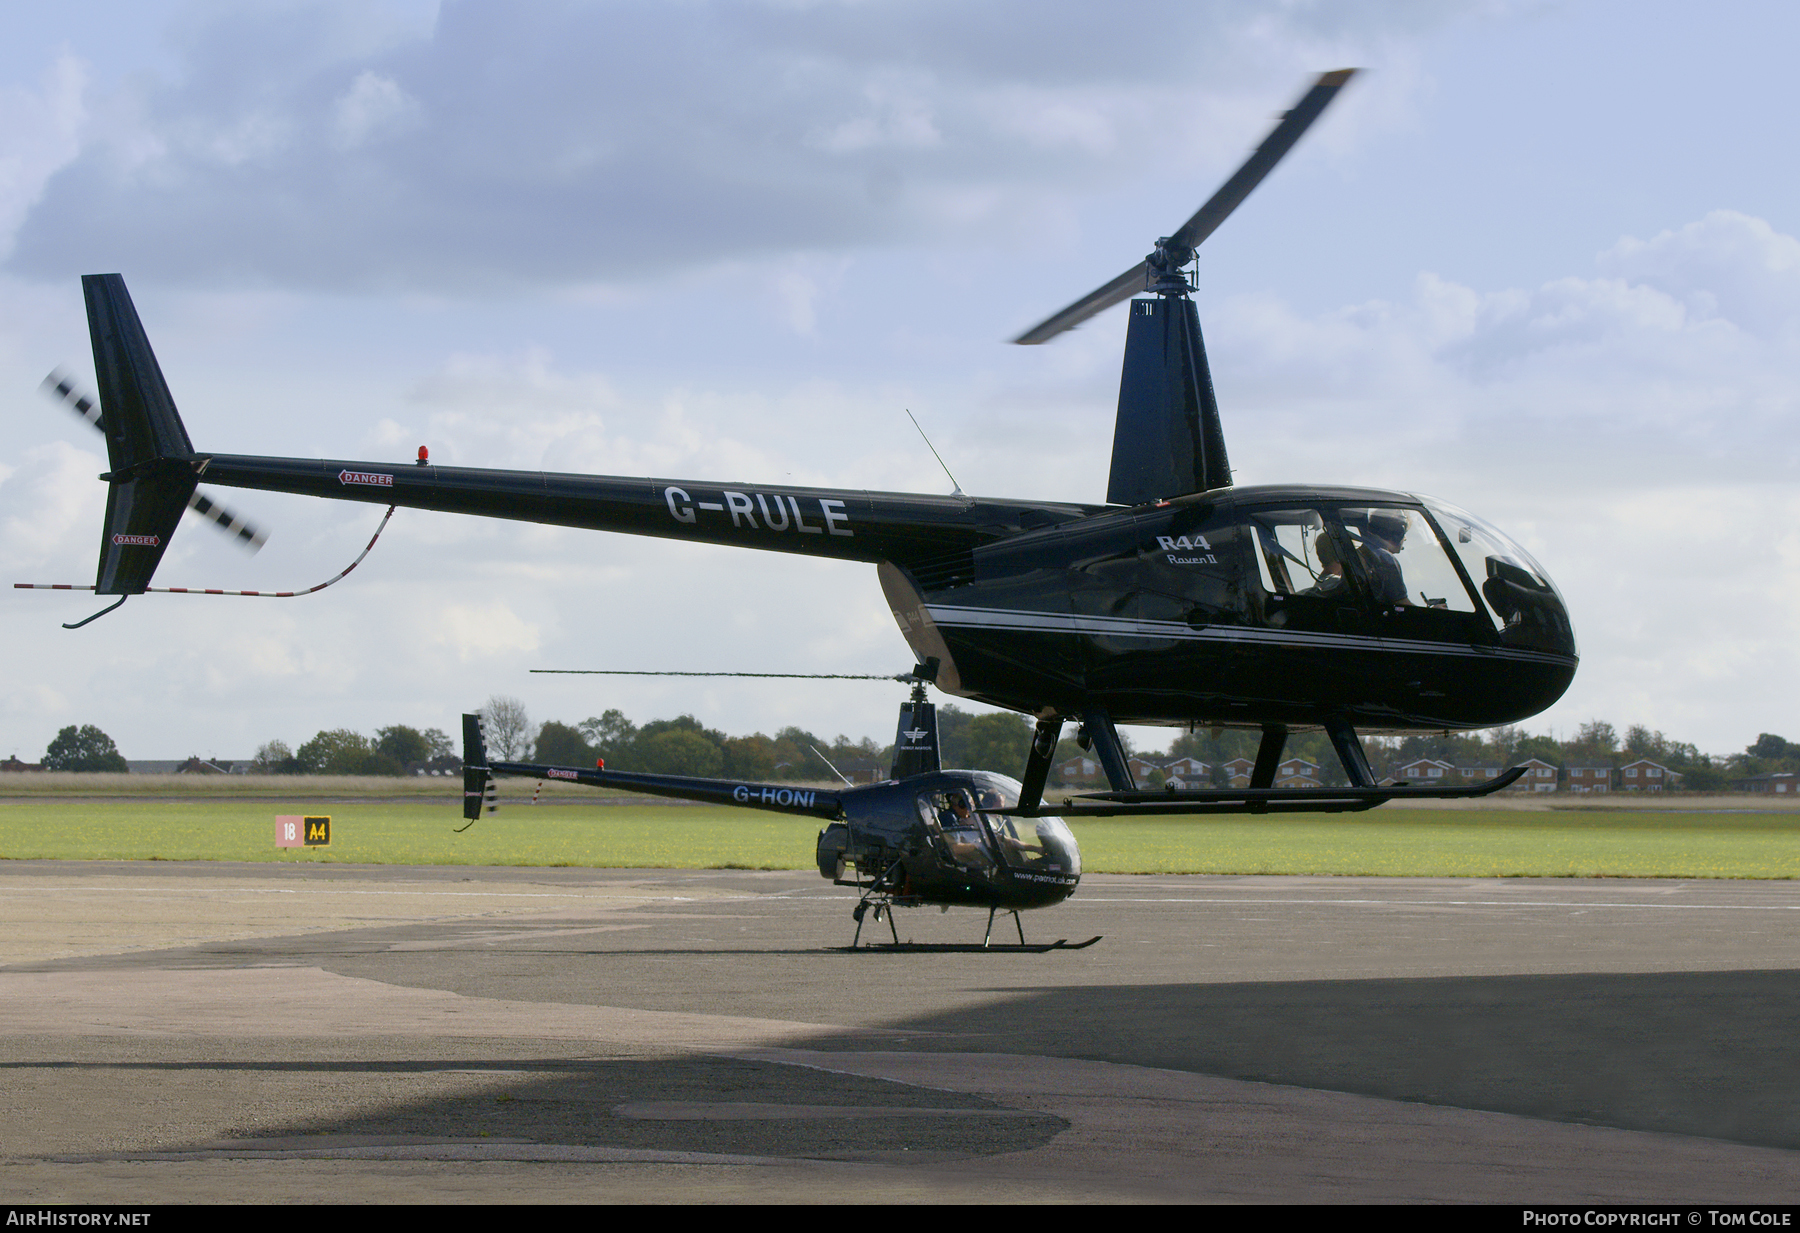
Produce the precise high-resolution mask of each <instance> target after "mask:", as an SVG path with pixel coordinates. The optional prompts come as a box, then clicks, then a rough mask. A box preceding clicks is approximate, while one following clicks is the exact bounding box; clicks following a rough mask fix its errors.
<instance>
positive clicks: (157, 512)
mask: <svg viewBox="0 0 1800 1233" xmlns="http://www.w3.org/2000/svg"><path fill="white" fill-rule="evenodd" d="M81 290H82V293H83V294H84V295H85V296H86V297H87V311H88V333H89V335H90V336H91V337H92V339H93V343H94V375H95V377H96V378H97V379H98V381H99V383H100V406H101V409H102V411H103V412H104V417H103V420H104V423H105V426H106V427H105V431H106V454H107V460H108V462H109V463H110V464H111V470H110V471H109V472H108V473H107V474H106V475H105V476H104V477H103V478H105V479H106V480H107V481H108V483H109V485H110V488H109V490H108V492H107V497H106V527H105V531H104V533H103V534H102V536H101V540H100V569H99V573H98V574H97V575H96V577H95V579H94V591H95V593H96V594H100V595H138V594H142V593H143V591H144V589H145V588H146V587H148V586H149V585H150V579H151V576H152V575H154V574H155V573H156V567H157V565H158V564H160V563H161V561H162V555H163V552H164V551H165V550H166V549H167V548H168V546H169V537H170V536H171V535H173V534H174V532H175V524H176V523H178V522H180V521H181V513H182V511H183V510H185V509H186V508H187V505H188V498H189V497H190V496H192V495H193V492H194V484H195V482H196V480H197V479H198V474H197V472H196V470H195V459H194V446H193V443H192V442H191V441H189V440H188V435H187V429H185V428H183V427H182V425H181V416H180V415H178V414H177V413H176V411H175V400H174V399H173V398H171V397H170V396H169V387H168V384H167V383H166V382H165V381H164V380H163V375H162V368H161V367H160V366H159V365H158V364H157V362H156V354H155V353H154V352H153V351H151V350H150V340H149V338H147V337H146V336H145V334H144V327H143V324H142V323H141V322H140V321H139V320H138V315H137V309H136V308H134V307H133V306H132V303H131V295H130V293H129V292H127V291H126V290H125V280H124V279H123V278H121V277H120V276H119V275H117V274H87V275H83V276H82V279H81Z"/></svg>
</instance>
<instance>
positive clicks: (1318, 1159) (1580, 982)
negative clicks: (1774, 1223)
mask: <svg viewBox="0 0 1800 1233" xmlns="http://www.w3.org/2000/svg"><path fill="white" fill-rule="evenodd" d="M852 903H853V899H852V898H851V897H850V892H848V891H846V890H842V889H837V888H833V887H831V886H830V885H829V884H828V883H826V882H824V881H823V880H822V879H819V878H818V877H816V876H813V875H808V874H796V873H755V872H739V871H709V872H694V871H654V870H651V871H642V870H640V871H621V870H587V869H472V868H442V869H418V868H395V867H354V866H331V865H311V866H307V865H294V866H270V865H223V864H176V863H161V862H157V863H138V864H126V863H121V864H106V863H92V862H80V863H75V862H70V863H62V862H0V1075H3V1078H0V1194H5V1195H6V1196H7V1198H8V1199H9V1201H12V1202H25V1203H38V1202H54V1201H86V1202H122V1203H130V1202H146V1203H148V1202H180V1201H189V1200H206V1201H236V1200H242V1201H251V1202H259V1203H268V1202H308V1201H389V1200H391V1201H569V1202H597V1201H665V1202H715V1201H716V1202H739V1201H747V1200H764V1201H784V1202H846V1201H869V1202H894V1201H915V1202H916V1201H921V1200H925V1201H984V1200H986V1201H1020V1200H1043V1201H1082V1200H1086V1201H1106V1202H1113V1201H1132V1200H1144V1201H1170V1200H1175V1201H1244V1200H1252V1201H1254V1200H1270V1201H1295V1200H1301V1201H1323V1202H1345V1201H1484V1200H1485V1201H1498V1202H1509V1203H1517V1202H1522V1201H1526V1202H1565V1203H1566V1202H1604V1201H1613V1202H1648V1201H1665V1200H1666V1201H1674V1202H1684V1203H1686V1202H1695V1203H1697V1202H1715V1203H1717V1202H1786V1201H1790V1200H1791V1199H1792V1198H1793V1196H1794V1195H1795V1194H1796V1193H1800V1185H1797V1183H1800V1100H1797V1099H1796V1097H1797V1096H1800V1065H1797V1064H1796V1062H1795V1061H1794V1058H1793V1054H1792V1040H1793V1035H1794V1028H1795V1026H1796V1008H1797V1007H1800V997H1797V995H1800V945H1797V943H1800V884H1796V883H1791V882H1725V881H1717V882H1664V881H1636V880H1606V881H1574V880H1563V879H1556V880H1525V879H1507V880H1502V881H1460V880H1429V879H1367V878H1217V877H1114V876H1093V877H1089V878H1087V879H1086V880H1084V882H1083V884H1082V887H1081V890H1080V893H1079V894H1078V895H1077V896H1076V898H1075V899H1073V900H1071V901H1070V902H1069V903H1067V904H1064V905H1062V906H1060V907H1058V908H1054V909H1049V910H1046V911H1043V912H1038V913H1028V914H1026V916H1025V930H1026V936H1027V938H1028V939H1029V940H1033V941H1052V940H1055V939H1056V938H1059V937H1066V938H1069V939H1071V940H1081V939H1086V938H1088V937H1090V936H1093V935H1096V934H1100V935H1104V938H1103V940H1102V941H1101V942H1100V943H1098V944H1097V945H1095V946H1094V947H1092V948H1091V949H1087V950H1081V951H1062V952H1052V953H1048V954H1041V955H1026V954H968V953H955V954H888V953H869V952H862V953H846V952H845V951H843V950H842V949H839V948H841V947H843V946H844V945H845V944H846V943H847V942H848V941H849V940H850V937H851V933H852V931H853V928H854V926H853V924H852V922H851V920H850V913H849V909H850V906H851V904H852ZM984 924H985V914H983V913H977V912H973V911H968V910H953V911H951V912H949V913H947V914H940V913H939V912H937V911H936V910H934V909H921V910H914V911H903V912H901V913H900V916H899V927H900V931H901V936H902V937H912V938H915V939H917V940H919V941H935V942H952V941H955V942H964V941H978V940H979V939H980V936H981V932H982V929H983V926H984ZM1008 928H1009V930H1010V926H1009V927H1008ZM883 932H884V933H885V929H884V930H883ZM996 933H997V935H998V934H999V930H997V931H996Z"/></svg>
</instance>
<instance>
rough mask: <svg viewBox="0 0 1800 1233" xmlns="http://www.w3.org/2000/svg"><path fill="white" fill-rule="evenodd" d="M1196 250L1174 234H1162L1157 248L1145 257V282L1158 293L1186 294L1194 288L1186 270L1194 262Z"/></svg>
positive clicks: (1170, 294) (1148, 287)
mask: <svg viewBox="0 0 1800 1233" xmlns="http://www.w3.org/2000/svg"><path fill="white" fill-rule="evenodd" d="M1193 260H1194V250H1193V248H1192V247H1190V246H1189V245H1186V244H1183V243H1181V242H1180V241H1178V240H1176V239H1175V238H1173V237H1172V236H1162V237H1161V238H1159V239H1158V240H1157V241H1156V249H1155V251H1154V252H1152V253H1151V254H1150V255H1149V256H1148V257H1145V258H1144V266H1145V270H1144V274H1145V284H1146V287H1147V289H1148V290H1150V291H1154V292H1155V293H1156V294H1157V295H1168V296H1179V295H1186V294H1187V293H1188V292H1190V291H1192V290H1193V289H1194V287H1193V284H1192V283H1190V282H1188V278H1187V274H1186V273H1185V272H1184V271H1185V270H1186V269H1187V267H1188V266H1189V265H1190V264H1192V263H1193Z"/></svg>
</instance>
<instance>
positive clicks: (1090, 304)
mask: <svg viewBox="0 0 1800 1233" xmlns="http://www.w3.org/2000/svg"><path fill="white" fill-rule="evenodd" d="M1149 279H1150V263H1149V262H1148V261H1140V262H1138V263H1137V264H1136V265H1134V266H1132V267H1131V268H1130V269H1129V270H1126V271H1125V272H1124V273H1123V274H1121V275H1119V276H1118V277H1117V278H1115V279H1113V280H1112V281H1111V282H1110V283H1107V284H1106V286H1104V287H1102V288H1100V289H1099V290H1098V291H1093V292H1090V293H1089V294H1087V295H1084V296H1082V297H1081V298H1080V299H1079V300H1076V301H1075V302H1074V303H1073V304H1071V305H1069V306H1068V307H1067V308H1065V309H1063V310H1062V311H1061V312H1059V313H1057V314H1056V315H1055V316H1053V317H1050V318H1048V319H1046V320H1043V321H1040V322H1038V323H1037V324H1036V325H1034V326H1032V327H1031V328H1030V329H1029V330H1026V331H1025V332H1024V333H1023V334H1021V335H1019V336H1018V337H1017V338H1015V339H1013V341H1014V342H1015V343H1018V344H1019V345H1020V346H1022V347H1033V346H1036V345H1037V344H1038V343H1046V342H1049V341H1050V340H1051V339H1052V338H1055V337H1056V336H1057V335H1058V334H1060V333H1062V332H1063V331H1064V330H1070V329H1074V328H1075V327H1076V326H1078V325H1080V324H1081V323H1082V322H1083V321H1086V320H1087V319H1088V318H1089V317H1091V316H1093V315H1094V314H1095V313H1097V312H1104V311H1105V310H1106V309H1108V308H1111V307H1112V306H1113V305H1114V304H1118V303H1121V302H1122V301H1125V300H1129V299H1130V298H1131V297H1132V296H1134V295H1136V294H1137V293H1138V292H1140V291H1142V290H1143V289H1144V287H1145V285H1146V284H1147V283H1148V282H1149Z"/></svg>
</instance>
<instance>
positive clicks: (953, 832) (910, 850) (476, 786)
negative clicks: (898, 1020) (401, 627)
mask: <svg viewBox="0 0 1800 1233" xmlns="http://www.w3.org/2000/svg"><path fill="white" fill-rule="evenodd" d="M898 679H900V680H910V681H912V682H913V693H912V697H911V698H910V699H908V700H907V701H906V702H904V703H902V704H901V707H900V727H899V731H898V733H897V735H896V736H895V738H894V764H893V769H892V772H891V773H890V776H889V778H888V779H887V780H886V781H885V782H882V783H874V784H862V785H856V784H849V783H846V785H845V786H844V787H843V788H841V789H836V788H833V789H820V788H809V787H804V786H796V785H794V784H791V783H786V784H772V783H746V782H742V781H740V780H735V779H705V778H700V777H698V776H692V775H651V774H642V773H638V772H635V771H611V770H607V769H606V767H605V765H604V764H601V765H597V766H592V767H581V766H551V765H548V764H543V763H535V762H499V761H490V760H489V759H488V756H487V744H486V741H485V739H484V738H483V735H482V730H481V717H480V716H479V715H464V716H463V816H464V817H465V818H468V819H470V820H471V821H473V820H474V819H476V818H478V817H480V816H481V814H482V812H483V811H484V810H486V811H488V812H492V811H493V810H495V809H496V808H497V807H498V801H497V793H496V792H495V783H494V780H495V778H496V777H498V776H506V775H514V776H521V777H529V778H533V779H538V780H545V779H556V780H561V781H563V782H571V783H582V784H589V785H591V786H594V787H604V788H623V789H626V790H627V791H631V792H645V793H649V794H651V795H654V796H672V797H677V798H679V799H682V800H690V801H701V802H704V803H707V804H712V805H733V806H736V807H739V808H743V809H764V810H769V811H772V812H775V813H789V814H800V815H802V816H805V817H812V818H819V819H822V820H823V821H824V822H825V827H824V829H822V830H821V831H820V832H819V842H818V850H817V856H818V862H819V873H820V874H821V875H822V876H824V877H827V878H830V879H831V880H832V882H833V883H834V884H835V885H838V886H850V887H854V888H856V889H857V890H858V891H860V892H861V894H860V895H859V896H858V898H857V901H856V907H855V908H854V909H853V910H852V913H851V915H852V916H853V917H854V918H855V920H856V936H855V937H854V938H852V939H851V942H850V949H852V950H855V949H856V948H857V944H858V943H859V942H861V940H862V931H863V924H864V919H865V917H866V916H868V914H869V913H870V911H871V909H872V910H873V912H874V917H875V920H876V921H877V922H879V921H880V920H882V919H883V918H884V917H885V918H886V920H887V922H888V931H889V932H890V933H891V934H892V935H893V941H892V942H886V943H880V944H879V945H880V947H881V949H886V950H932V951H942V950H950V951H964V950H981V951H993V950H1000V951H1029V952H1034V953H1041V952H1044V951H1051V950H1082V949H1085V948H1086V947H1089V946H1092V945H1093V944H1094V943H1095V942H1098V941H1099V940H1100V939H1099V938H1098V937H1094V938H1089V939H1088V940H1087V941H1085V942H1077V943H1073V944H1071V943H1070V942H1069V941H1068V940H1067V939H1059V940H1058V941H1055V942H1050V943H1040V944H1027V943H1026V941H1025V926H1024V924H1023V923H1022V922H1021V921H1020V920H1019V913H1020V912H1021V911H1024V910H1026V909H1028V908H1047V907H1051V906H1052V905H1054V904H1058V903H1061V902H1062V901H1063V900H1065V899H1067V898H1068V897H1069V896H1070V895H1072V894H1074V893H1075V887H1076V886H1077V885H1078V884H1079V883H1080V881H1081V849H1080V848H1079V847H1078V846H1077V845H1076V842H1075V836H1074V835H1072V834H1070V833H1069V828H1068V827H1067V826H1066V825H1064V823H1063V822H1062V820H1061V819H1059V818H1054V817H1049V816H1037V817H1032V818H1024V817H1019V816H1017V807H1018V804H1019V783H1018V781H1017V780H1015V779H1009V778H1007V777H1006V776H1005V775H996V774H994V773H992V772H990V771H956V770H945V769H943V768H942V767H941V766H940V765H939V757H938V733H937V712H936V708H935V707H934V706H933V705H932V704H931V703H930V702H929V701H927V700H926V696H925V679H926V678H925V677H924V676H922V675H920V674H919V671H918V670H917V669H915V671H914V673H913V674H912V675H911V676H908V677H901V678H898ZM927 904H935V905H937V906H939V907H942V908H944V909H946V910H948V909H949V908H951V907H952V906H964V907H976V908H986V909H987V910H988V919H987V933H986V934H985V935H984V936H983V937H982V940H981V943H980V945H979V946H976V945H960V944H956V943H915V942H912V941H907V942H902V941H901V940H900V933H899V929H898V928H897V927H896V925H895V924H894V915H893V912H894V909H895V908H896V907H921V906H924V905H927ZM999 912H1010V913H1011V914H1012V918H1013V924H1014V926H1015V927H1016V928H1017V929H1018V933H1019V941H1018V944H1017V945H1013V944H1011V943H1004V944H996V943H995V942H994V940H993V938H994V916H995V915H996V914H997V913H999Z"/></svg>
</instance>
